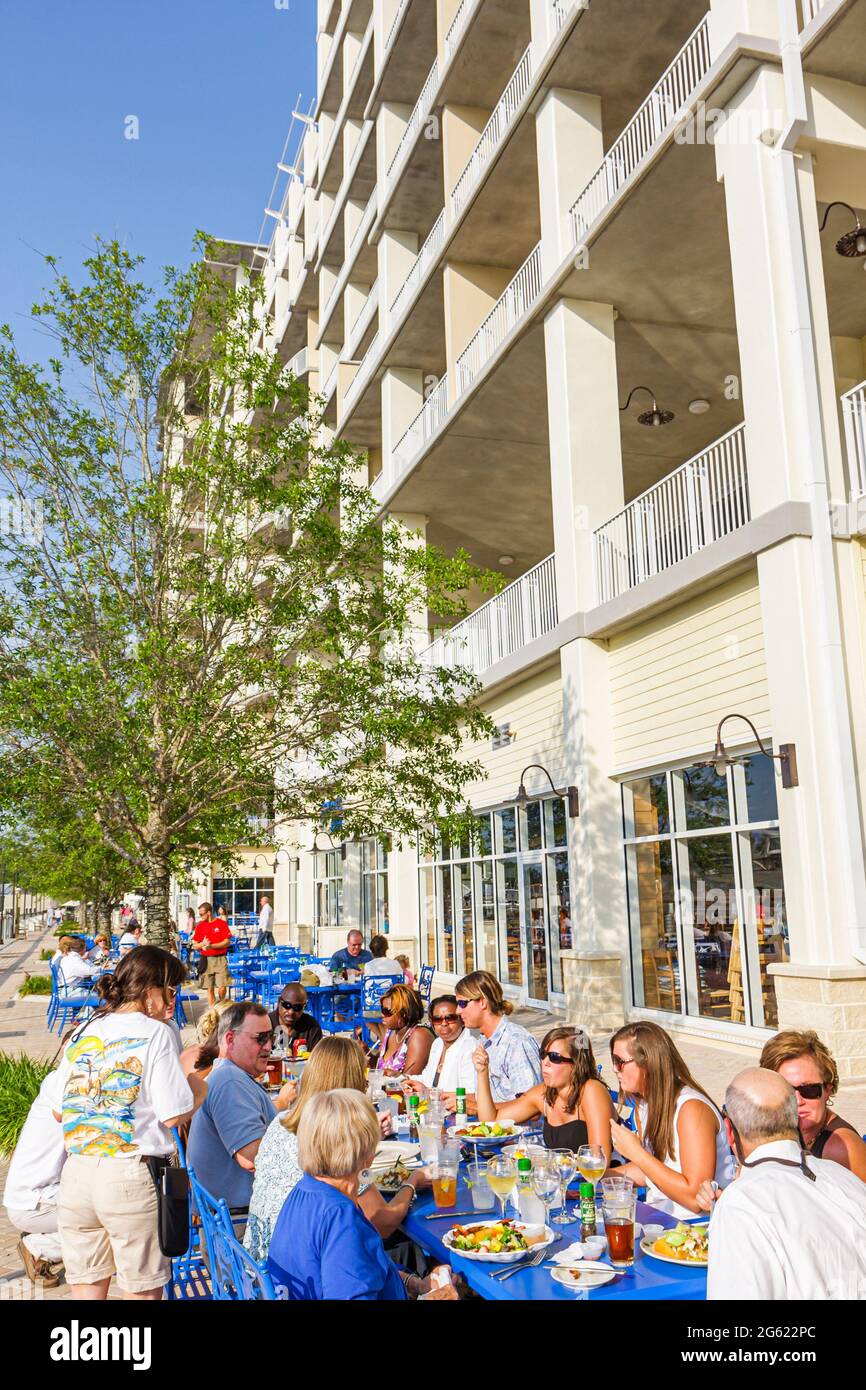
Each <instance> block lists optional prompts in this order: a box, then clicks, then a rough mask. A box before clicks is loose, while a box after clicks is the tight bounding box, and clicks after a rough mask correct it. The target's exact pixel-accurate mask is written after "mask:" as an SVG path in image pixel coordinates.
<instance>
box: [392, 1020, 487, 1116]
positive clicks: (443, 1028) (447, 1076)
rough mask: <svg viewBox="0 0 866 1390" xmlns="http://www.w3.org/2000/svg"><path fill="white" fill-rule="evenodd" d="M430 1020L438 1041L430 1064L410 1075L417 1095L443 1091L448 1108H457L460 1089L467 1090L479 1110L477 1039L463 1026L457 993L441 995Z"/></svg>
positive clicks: (467, 1097)
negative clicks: (476, 1093)
mask: <svg viewBox="0 0 866 1390" xmlns="http://www.w3.org/2000/svg"><path fill="white" fill-rule="evenodd" d="M430 1022H431V1024H432V1026H433V1032H434V1034H435V1040H434V1043H433V1046H432V1047H431V1049H430V1056H429V1058H428V1059H427V1065H426V1067H425V1068H424V1070H423V1072H422V1073H421V1075H420V1076H412V1077H409V1078H407V1083H406V1084H407V1086H408V1087H409V1089H410V1090H413V1091H414V1092H415V1093H416V1095H421V1096H423V1095H426V1093H427V1091H428V1090H430V1089H431V1088H436V1089H437V1090H439V1091H440V1092H441V1093H442V1100H443V1103H444V1105H445V1109H446V1110H449V1111H454V1110H456V1109H457V1088H458V1086H462V1088H463V1090H464V1091H465V1092H466V1100H467V1107H468V1106H469V1104H470V1103H471V1107H472V1109H473V1111H474V1109H475V1067H474V1065H473V1062H472V1054H473V1052H474V1051H475V1039H474V1037H473V1036H472V1034H471V1033H470V1032H469V1030H468V1029H467V1028H465V1027H464V1026H463V1019H462V1018H461V1017H460V1012H459V1010H458V1008H457V996H456V995H454V994H440V996H439V998H438V999H434V1000H433V1002H432V1004H431V1005H430Z"/></svg>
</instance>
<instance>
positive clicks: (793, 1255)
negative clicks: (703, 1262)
mask: <svg viewBox="0 0 866 1390" xmlns="http://www.w3.org/2000/svg"><path fill="white" fill-rule="evenodd" d="M724 1116H725V1129H726V1131H727V1136H728V1142H729V1143H730V1145H731V1147H732V1149H733V1150H734V1151H735V1153H736V1155H737V1157H738V1159H739V1161H740V1172H739V1175H738V1177H737V1178H736V1180H735V1181H734V1182H732V1183H731V1184H730V1185H729V1186H728V1187H726V1188H725V1190H724V1191H723V1192H722V1193H721V1195H720V1196H718V1197H717V1194H715V1193H713V1192H710V1191H709V1184H706V1183H705V1184H704V1185H703V1186H702V1187H701V1188H700V1189H699V1191H698V1201H699V1202H701V1205H702V1206H704V1208H705V1209H709V1208H710V1207H711V1206H713V1203H714V1202H715V1205H714V1208H713V1215H712V1220H711V1223H710V1232H709V1236H710V1240H709V1249H710V1254H709V1270H708V1279H707V1298H708V1299H730V1300H737V1301H739V1300H742V1299H749V1300H753V1301H756V1300H760V1301H762V1302H770V1301H774V1302H777V1301H780V1300H789V1299H803V1300H821V1301H825V1300H827V1299H852V1300H855V1299H859V1300H862V1299H863V1298H866V1183H862V1182H861V1181H860V1179H859V1178H856V1177H855V1176H854V1174H853V1173H849V1172H848V1171H847V1170H846V1169H845V1168H843V1167H842V1166H841V1164H838V1163H833V1162H831V1161H829V1160H828V1159H822V1158H814V1157H813V1156H812V1155H811V1154H807V1153H806V1152H805V1151H804V1150H803V1148H802V1147H801V1144H800V1135H799V1131H798V1129H797V1096H796V1093H795V1092H794V1091H793V1089H792V1088H791V1086H790V1085H789V1084H788V1082H787V1081H786V1080H785V1078H784V1077H783V1076H780V1075H779V1074H778V1073H777V1072H773V1071H767V1070H766V1069H764V1068H761V1067H750V1068H749V1069H748V1070H746V1071H743V1072H740V1074H739V1076H736V1077H735V1078H734V1080H733V1081H732V1082H731V1084H730V1086H729V1087H728V1089H727V1091H726V1093H725V1109H724ZM716 1197H717V1200H716Z"/></svg>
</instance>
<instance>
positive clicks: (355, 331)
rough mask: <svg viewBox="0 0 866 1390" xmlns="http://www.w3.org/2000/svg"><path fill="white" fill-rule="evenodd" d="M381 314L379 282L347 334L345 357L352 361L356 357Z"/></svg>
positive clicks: (371, 291) (374, 286)
mask: <svg viewBox="0 0 866 1390" xmlns="http://www.w3.org/2000/svg"><path fill="white" fill-rule="evenodd" d="M378 312H379V281H378V280H377V281H376V283H375V284H374V285H373V287H372V289H371V290H370V293H369V294H368V295H367V298H366V300H365V301H364V306H363V308H362V309H361V312H360V313H359V314H358V316H357V318H356V319H355V321H354V323H353V324H352V325H351V327H350V329H349V331H348V333H347V334H346V347H345V352H344V356H345V357H347V358H348V359H349V360H351V359H352V358H353V357H354V355H355V349H356V348H357V346H358V344H359V343H360V342H361V341H362V339H363V337H364V334H365V333H366V332H367V329H368V328H369V327H370V324H371V323H372V322H373V319H374V318H375V317H376V315H377V314H378Z"/></svg>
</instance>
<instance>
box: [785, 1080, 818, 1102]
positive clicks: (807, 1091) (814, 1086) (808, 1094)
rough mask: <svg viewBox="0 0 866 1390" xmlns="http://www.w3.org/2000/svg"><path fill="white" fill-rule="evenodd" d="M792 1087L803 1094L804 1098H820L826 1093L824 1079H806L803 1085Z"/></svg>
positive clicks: (800, 1094) (799, 1093)
mask: <svg viewBox="0 0 866 1390" xmlns="http://www.w3.org/2000/svg"><path fill="white" fill-rule="evenodd" d="M791 1089H792V1090H794V1091H796V1092H797V1094H798V1095H799V1096H802V1097H803V1099H804V1100H820V1099H821V1097H822V1095H823V1094H824V1083H823V1082H822V1081H804V1082H803V1084H802V1086H793V1087H792V1088H791Z"/></svg>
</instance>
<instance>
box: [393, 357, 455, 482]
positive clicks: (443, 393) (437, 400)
mask: <svg viewBox="0 0 866 1390" xmlns="http://www.w3.org/2000/svg"><path fill="white" fill-rule="evenodd" d="M447 414H448V373H447V372H446V373H445V375H444V376H443V377H442V378H441V379H440V380H439V382H438V383H437V385H436V386H435V387H434V388H433V390H432V391H431V393H430V395H429V396H428V397H427V399H426V401H425V402H424V404H423V406H422V407H421V409H420V410H419V411H418V414H417V415H416V416H415V419H414V420H413V421H412V423H411V425H410V426H409V428H408V429H407V430H406V432H405V434H403V435H402V436H401V437H400V439H399V440H398V441H397V443H396V444H395V446H394V450H393V453H392V455H391V468H390V470H389V474H390V476H389V481H391V482H393V481H395V480H396V479H397V478H399V477H400V476H401V474H403V473H406V472H408V470H409V469H410V468H411V467H412V464H413V462H414V460H415V458H416V457H417V455H418V454H419V453H420V452H421V450H422V449H423V448H424V446H425V445H426V443H427V441H428V439H432V437H433V435H434V434H435V433H436V431H437V430H438V428H439V426H440V425H441V424H442V421H443V420H444V419H445V416H446V415H447Z"/></svg>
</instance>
